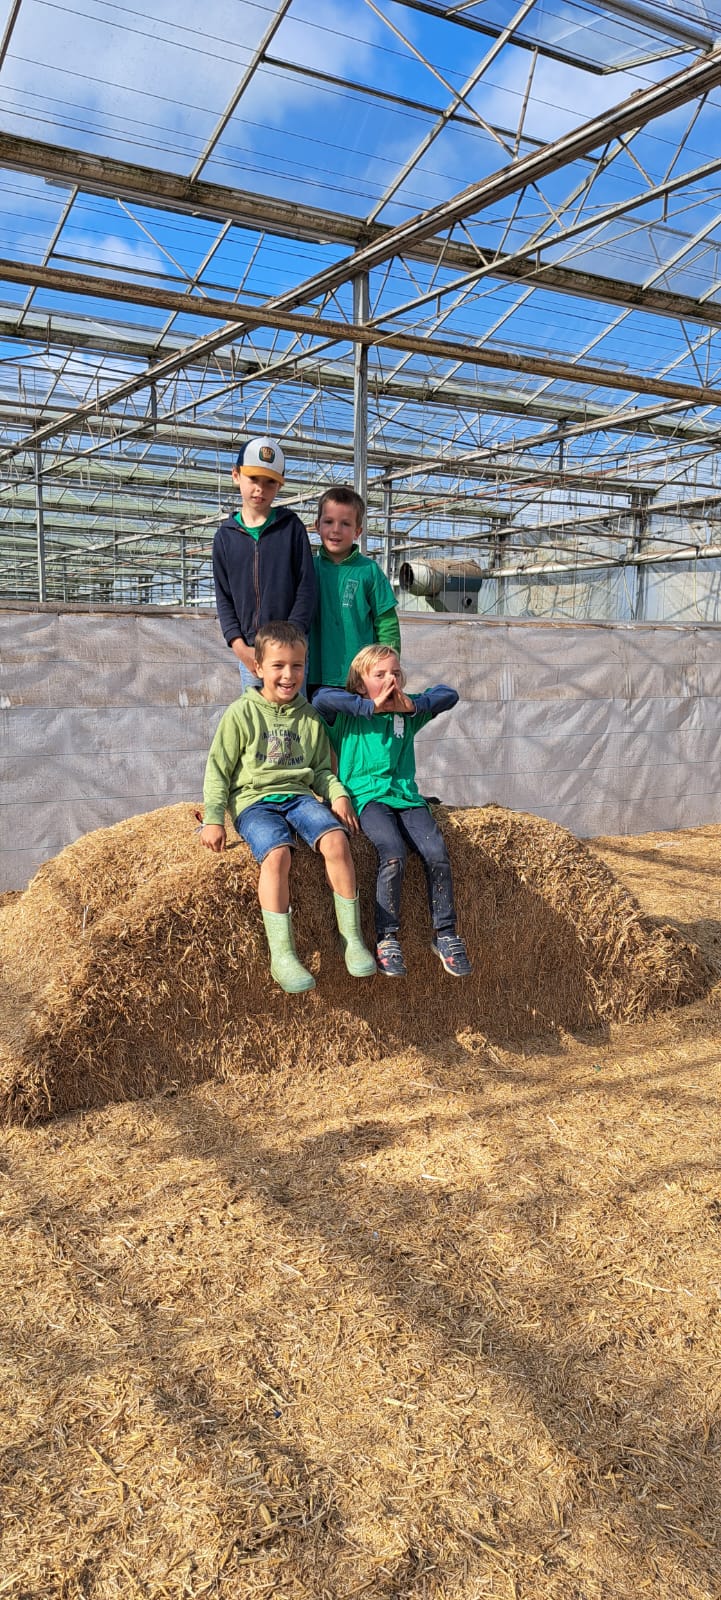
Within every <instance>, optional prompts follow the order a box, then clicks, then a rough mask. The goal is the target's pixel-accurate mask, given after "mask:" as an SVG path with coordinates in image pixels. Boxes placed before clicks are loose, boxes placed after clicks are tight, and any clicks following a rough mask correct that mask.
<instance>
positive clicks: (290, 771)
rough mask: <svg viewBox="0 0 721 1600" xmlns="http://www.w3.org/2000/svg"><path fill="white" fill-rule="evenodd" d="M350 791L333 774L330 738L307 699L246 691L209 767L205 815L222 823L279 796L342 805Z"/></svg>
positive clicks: (230, 712)
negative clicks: (282, 699)
mask: <svg viewBox="0 0 721 1600" xmlns="http://www.w3.org/2000/svg"><path fill="white" fill-rule="evenodd" d="M347 793H348V791H347V789H346V788H345V787H344V785H343V784H342V783H341V782H340V780H339V779H338V778H336V777H334V775H333V771H332V768H331V756H330V744H329V742H328V734H327V732H326V730H325V727H324V725H323V723H322V722H321V719H320V717H319V716H318V714H317V712H316V711H313V709H312V707H311V706H309V704H308V701H307V700H306V698H305V696H304V695H302V694H298V695H296V697H295V700H291V702H290V704H289V705H286V706H281V705H275V703H274V702H272V701H270V700H265V699H264V698H263V695H262V694H261V692H260V690H259V689H246V691H245V694H243V695H241V697H240V699H239V700H234V701H233V704H232V705H231V706H228V709H227V711H224V712H223V715H222V717H221V719H220V722H219V723H218V727H217V729H216V733H215V738H214V739H213V743H212V745H211V747H210V753H209V755H208V760H207V764H206V768H205V782H204V784H203V801H204V811H203V816H204V820H205V822H206V823H208V822H215V823H220V824H221V825H222V823H223V822H224V820H225V813H226V811H229V812H230V814H231V816H232V817H233V818H235V817H238V816H240V813H241V812H242V811H245V810H246V808H247V807H248V806H252V805H254V804H255V802H256V800H263V799H264V798H265V797H267V796H270V795H273V796H278V795H279V794H281V795H283V796H284V797H285V796H286V795H288V796H290V795H295V794H303V795H319V796H320V797H321V799H323V800H328V801H331V802H332V801H333V800H338V799H340V797H341V796H342V795H347Z"/></svg>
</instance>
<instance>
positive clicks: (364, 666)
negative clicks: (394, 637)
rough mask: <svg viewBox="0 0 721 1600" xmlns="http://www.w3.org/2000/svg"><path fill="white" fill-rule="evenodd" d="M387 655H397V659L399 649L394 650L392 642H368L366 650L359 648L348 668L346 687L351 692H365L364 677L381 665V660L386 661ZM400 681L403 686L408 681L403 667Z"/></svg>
mask: <svg viewBox="0 0 721 1600" xmlns="http://www.w3.org/2000/svg"><path fill="white" fill-rule="evenodd" d="M386 656H395V658H396V661H397V660H398V651H397V650H394V649H393V646H392V645H390V644H367V645H366V647H365V649H364V650H359V651H358V654H357V656H354V657H353V660H352V661H351V664H350V666H349V668H348V677H347V678H346V680H345V686H346V689H348V690H349V691H350V693H351V694H365V684H364V682H363V679H364V678H365V677H366V676H367V674H368V673H369V672H372V671H373V668H374V667H377V666H380V663H381V661H384V660H385V658H386ZM400 681H401V686H402V685H403V684H404V683H405V681H406V675H405V673H404V671H403V670H402V669H401V677H400Z"/></svg>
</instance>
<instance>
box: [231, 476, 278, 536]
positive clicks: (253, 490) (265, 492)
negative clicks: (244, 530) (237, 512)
mask: <svg viewBox="0 0 721 1600" xmlns="http://www.w3.org/2000/svg"><path fill="white" fill-rule="evenodd" d="M233 483H234V484H235V485H236V487H237V488H238V489H240V498H241V500H242V502H243V521H244V522H247V524H248V526H249V527H250V528H252V527H259V526H260V524H261V522H265V519H266V517H267V515H268V512H269V511H270V508H271V506H272V504H273V501H274V500H275V497H276V495H277V493H278V490H279V488H280V484H279V483H277V482H276V480H275V478H266V477H265V476H264V475H263V474H262V473H260V472H239V471H238V468H237V467H234V468H233Z"/></svg>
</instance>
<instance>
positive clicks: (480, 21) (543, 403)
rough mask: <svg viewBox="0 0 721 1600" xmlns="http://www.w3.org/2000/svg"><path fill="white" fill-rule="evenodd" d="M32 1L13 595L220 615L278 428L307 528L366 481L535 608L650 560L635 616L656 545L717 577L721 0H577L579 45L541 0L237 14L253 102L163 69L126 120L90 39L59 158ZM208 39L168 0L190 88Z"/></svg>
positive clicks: (8, 572) (7, 397) (10, 25)
mask: <svg viewBox="0 0 721 1600" xmlns="http://www.w3.org/2000/svg"><path fill="white" fill-rule="evenodd" d="M34 5H35V0H14V3H13V4H12V5H11V6H10V7H9V9H8V14H7V18H6V21H5V24H4V30H3V31H2V34H1V35H0V118H2V117H5V118H6V119H7V125H6V127H5V128H4V129H0V183H2V185H3V188H4V190H5V192H6V194H7V195H8V196H9V197H10V198H9V201H8V205H7V206H6V208H5V222H4V224H0V596H1V597H3V598H5V599H6V600H7V599H10V600H18V599H19V600H28V601H34V600H38V599H40V600H47V599H50V600H53V599H58V600H64V601H67V602H72V601H77V602H81V603H105V604H115V603H117V604H120V603H145V602H154V603H159V604H171V605H177V604H183V605H202V604H207V603H208V602H209V601H210V600H211V598H212V585H211V579H210V562H209V558H210V547H211V543H212V535H213V531H214V527H215V525H216V522H217V520H218V517H219V515H220V514H223V513H224V511H225V509H226V508H227V506H228V505H229V504H230V503H231V502H232V490H231V485H230V476H229V469H230V465H231V463H232V460H233V457H234V454H235V452H236V450H237V446H238V443H239V441H240V440H241V439H242V438H243V437H245V436H247V434H248V433H252V432H266V431H269V432H271V433H273V434H275V435H277V436H279V437H280V438H282V440H283V441H284V447H285V448H286V451H287V455H288V459H289V461H290V463H291V474H290V476H289V482H288V485H287V487H286V489H285V491H284V496H285V498H286V499H287V500H289V501H292V503H294V504H295V505H297V506H298V508H299V509H300V511H301V514H303V515H304V516H305V517H306V520H307V521H308V523H309V525H312V523H313V522H314V506H315V503H316V500H317V495H318V493H319V491H321V490H322V489H323V488H325V487H327V486H328V484H329V483H333V482H339V481H344V482H352V483H354V484H355V485H356V487H357V488H358V489H359V490H360V492H361V493H362V494H363V495H364V497H365V498H366V500H367V502H368V519H367V528H366V538H367V544H368V548H369V549H370V550H371V552H372V553H374V554H376V555H377V557H378V558H379V559H380V560H382V561H383V562H384V563H385V564H386V565H387V567H388V570H389V571H390V572H391V574H392V575H393V574H395V572H396V571H397V568H398V565H399V563H400V562H402V561H407V560H408V557H409V552H410V553H411V554H413V556H414V558H415V557H417V556H418V555H419V554H422V556H423V559H424V560H428V559H433V558H434V556H440V557H445V558H447V557H451V558H458V559H462V560H466V561H468V560H469V559H470V560H471V561H473V562H475V563H476V568H477V571H478V572H479V573H481V574H482V575H483V581H484V582H485V581H488V582H493V583H495V584H496V585H497V591H498V596H499V601H498V603H499V606H500V605H502V590H503V584H504V583H507V581H508V580H509V579H510V578H514V579H517V578H519V577H521V576H523V577H524V578H525V579H529V578H531V577H534V578H535V577H541V578H543V577H546V578H551V576H553V575H558V574H563V575H564V576H565V575H567V574H569V573H571V574H574V573H575V574H578V575H579V580H580V578H581V576H585V575H587V574H588V573H589V572H590V573H594V572H598V573H609V572H612V571H613V570H614V569H619V568H620V569H628V572H629V574H630V575H631V578H632V580H633V582H634V584H635V589H634V596H635V598H634V600H633V606H632V613H633V615H636V616H637V615H639V614H640V609H641V607H642V598H643V594H642V590H643V586H642V584H641V580H640V578H639V577H638V574H639V573H640V572H641V570H642V568H644V566H645V565H647V564H649V565H653V566H654V567H659V568H663V567H665V566H668V568H669V570H671V568H672V566H673V564H676V565H678V564H679V563H684V562H694V561H698V560H699V559H701V558H703V559H705V560H707V561H710V560H717V559H718V555H719V548H720V546H721V541H720V540H719V534H718V529H717V523H718V521H719V508H720V507H721V460H720V450H719V445H720V441H721V362H720V361H719V350H718V344H717V340H718V332H719V329H720V328H721V296H720V293H719V291H720V290H721V158H720V157H719V156H718V155H717V153H716V152H717V148H718V139H717V137H716V124H717V120H718V114H719V93H720V91H721V44H719V43H718V42H717V41H716V40H715V37H714V30H713V27H712V25H711V23H710V22H709V23H707V22H706V21H705V20H704V16H703V14H702V13H703V8H702V7H699V8H697V11H698V15H696V13H695V14H694V17H693V18H691V17H690V16H689V14H688V12H687V11H685V10H683V9H682V8H680V7H678V8H675V7H674V6H668V5H665V4H664V5H663V6H662V5H658V6H656V5H653V4H651V3H647V0H614V4H613V5H611V6H604V7H601V6H598V7H596V8H594V7H593V6H588V5H585V6H583V7H581V6H580V5H579V6H577V7H574V5H573V4H568V5H565V6H564V17H565V25H564V28H563V29H562V30H561V29H559V28H554V27H553V26H552V25H551V21H552V19H550V13H549V9H548V7H547V6H541V5H540V3H539V0H518V3H517V4H510V3H509V4H508V5H506V6H503V5H501V6H498V7H496V8H495V10H494V14H493V18H492V19H491V18H490V14H488V15H486V11H487V9H488V8H486V7H485V6H483V5H481V4H480V3H466V4H464V5H457V4H456V5H450V4H442V3H440V0H427V3H422V0H403V3H402V7H401V8H399V7H397V6H396V7H391V6H390V5H389V4H388V0H348V3H347V4H346V5H345V6H344V7H343V11H342V23H339V24H338V26H337V27H336V28H335V30H334V31H333V32H331V31H330V29H329V26H328V24H327V23H323V22H315V23H314V22H313V21H309V20H308V19H309V16H310V15H312V13H309V10H308V7H307V6H304V5H303V4H302V3H301V0H282V3H280V4H276V5H275V7H268V8H260V9H259V8H257V7H253V8H250V7H240V8H237V7H236V8H235V11H236V12H237V10H238V9H241V10H243V12H244V14H245V15H244V26H245V29H246V34H245V35H244V36H243V39H242V48H240V47H239V49H238V52H237V55H236V57H234V59H238V62H239V66H240V68H241V70H240V71H239V73H238V76H237V78H236V81H235V83H234V84H232V85H229V84H226V88H225V91H224V92H223V93H221V89H220V85H218V87H217V89H216V90H215V93H216V95H217V104H215V105H213V106H210V105H208V106H205V105H203V106H202V108H201V109H202V115H201V114H200V111H199V110H198V107H196V108H195V110H196V111H197V112H198V115H197V116H196V115H191V114H190V112H185V113H184V114H183V115H181V111H182V109H183V108H182V107H181V106H180V104H179V103H175V102H173V99H172V94H170V95H167V94H165V93H163V95H162V96H160V95H158V97H157V102H156V100H155V98H154V95H153V91H152V89H149V88H148V87H147V85H148V83H149V82H151V81H152V80H151V77H150V76H149V74H148V72H147V71H142V70H140V69H138V76H137V77H134V76H133V70H134V69H133V70H131V67H130V66H128V67H126V68H124V70H125V71H126V73H127V76H128V80H129V81H128V82H125V81H124V80H123V81H122V83H119V84H118V85H117V86H116V87H118V88H122V90H123V95H124V96H125V98H124V100H123V105H124V106H125V107H126V111H127V115H125V117H124V120H123V119H121V118H120V116H118V115H116V113H115V112H113V113H112V114H111V113H110V111H107V112H106V114H105V116H104V117H103V116H100V117H99V116H98V114H97V112H95V111H94V110H93V107H94V105H95V102H96V100H97V94H98V90H97V86H96V88H95V89H93V90H92V91H91V89H90V87H89V86H88V85H87V83H86V80H85V79H84V78H83V77H82V76H81V75H80V74H78V73H76V71H75V64H74V57H73V49H72V21H71V22H70V23H69V24H68V26H69V37H68V41H67V52H68V54H67V57H64V56H63V52H62V49H61V50H60V52H59V54H58V53H57V52H56V53H55V54H54V56H53V58H52V59H50V53H49V55H48V60H47V62H46V63H45V66H44V69H43V74H42V77H41V78H39V79H38V82H39V83H42V86H43V87H42V97H43V101H42V103H44V104H45V106H46V107H47V108H48V110H49V111H52V113H53V114H52V116H50V118H49V120H50V121H51V123H52V128H53V130H54V131H55V132H56V133H61V132H63V131H64V132H65V134H66V137H65V139H64V141H62V142H61V141H60V139H59V138H57V137H55V138H52V139H51V138H46V137H43V134H44V131H45V129H44V126H43V117H42V115H41V110H42V104H41V95H40V93H37V92H36V91H35V90H29V89H28V88H27V84H26V81H25V79H23V75H22V72H21V70H20V66H19V64H20V63H21V62H22V60H23V59H24V56H23V51H22V31H23V27H24V25H25V24H26V22H27V26H28V27H30V26H31V25H32V21H33V19H32V17H31V15H30V12H31V11H32V9H33V6H34ZM88 6H89V10H88ZM73 10H74V7H73V4H72V3H71V5H70V6H69V7H68V8H66V12H69V14H70V18H71V19H72V16H73ZM115 10H116V12H117V17H116V19H115V21H114V24H113V26H114V28H115V30H116V34H117V53H118V58H119V60H120V61H127V62H128V63H133V62H134V61H135V60H136V58H135V57H134V56H133V55H132V53H131V52H129V51H128V52H127V54H125V53H124V51H123V27H124V22H123V18H124V16H127V19H128V26H130V13H129V12H128V13H127V14H126V13H125V12H124V11H123V8H122V7H120V8H115ZM401 11H402V12H404V13H407V18H408V23H407V26H405V25H401V22H400V21H399V15H400V13H401ZM106 12H107V8H103V7H101V6H100V5H99V3H98V0H87V4H86V5H84V7H83V8H82V15H83V17H84V18H85V21H86V23H87V21H88V18H89V19H90V23H91V24H93V23H94V24H95V25H96V26H97V28H98V29H99V30H101V29H102V28H103V27H107V26H108V24H107V19H106V16H105V13H106ZM166 13H167V18H166V21H165V23H163V18H164V16H165V15H166ZM221 13H222V5H221V4H220V0H219V5H218V6H217V7H216V10H215V12H214V13H213V14H214V16H219V15H221ZM133 15H134V16H135V15H136V14H135V13H133ZM138 15H139V14H138ZM339 15H341V14H340V13H339ZM228 16H229V17H230V9H229V11H228ZM77 18H78V26H82V23H81V8H80V6H79V5H78V8H77ZM194 18H195V21H194V20H193V19H194ZM260 18H262V21H260V20H259V19H260ZM549 19H550V20H549ZM0 26H2V24H0ZM134 26H135V25H134ZM201 27H202V24H201V23H199V22H198V20H197V14H196V11H195V8H188V9H187V16H186V13H185V11H184V10H183V8H182V7H178V6H175V7H173V8H171V7H170V6H169V5H168V6H166V7H164V6H163V5H162V4H160V5H159V10H158V15H157V16H155V17H154V19H150V20H149V21H148V22H147V25H146V38H147V41H148V43H147V50H148V52H149V53H150V55H151V56H152V52H153V49H154V48H155V47H156V46H157V53H158V81H160V79H161V75H160V65H161V57H162V53H163V48H167V47H168V46H169V45H172V47H173V49H174V50H176V51H178V52H179V51H181V49H183V50H185V52H186V55H185V57H184V58H183V60H184V65H185V69H186V71H187V72H190V70H191V67H192V53H193V50H194V49H196V48H199V47H200V45H201V43H202V42H203V40H204V35H203V34H202V32H201ZM164 29H165V30H166V32H167V37H166V36H165V33H164V31H163V30H164ZM154 30H155V31H154ZM253 30H256V31H255V33H254V32H253ZM304 30H305V31H304ZM180 33H182V35H183V36H184V42H181V43H178V39H177V37H176V36H177V35H179V34H180ZM213 37H214V36H211V37H209V39H208V40H207V41H206V43H207V45H208V50H207V52H206V53H207V54H208V56H209V58H210V57H211V56H212V51H211V49H210V44H211V43H212V38H213ZM561 38H562V39H563V44H560V43H559V39H561ZM334 52H335V57H334ZM216 53H217V55H218V57H220V54H221V52H220V50H218V52H216ZM354 54H355V55H356V56H357V75H354V73H352V72H350V71H349V65H348V63H349V62H350V60H351V57H352V56H353V55H354ZM334 59H337V60H338V62H339V66H338V70H337V71H335V70H333V61H334ZM146 65H147V64H146ZM544 74H545V77H544ZM200 83H201V78H200V77H198V84H199V86H200ZM23 84H25V87H23V86H22V85H23ZM544 85H546V86H547V85H551V86H552V87H553V91H554V93H555V94H556V95H557V96H558V97H559V98H558V100H557V101H553V102H551V101H549V100H548V98H547V96H548V93H549V92H550V91H549V90H548V88H547V87H545V88H544ZM615 87H616V88H617V89H618V92H617V93H616V94H614V88H615ZM4 90H6V96H4V94H3V91H4ZM228 90H229V92H228ZM198 93H200V87H199V88H198ZM68 95H71V96H72V98H71V100H70V101H68V98H67V97H68ZM274 96H275V100H276V101H278V102H279V104H280V107H281V109H280V110H278V111H275V110H274ZM23 97H25V98H23ZM564 97H565V103H564ZM61 104H62V106H63V107H64V108H65V109H64V110H63V111H62V114H61V113H60V112H58V110H57V107H58V106H60V105H61ZM579 105H582V106H585V107H586V109H587V112H588V114H587V115H585V116H584V115H582V114H580V113H579V111H578V109H575V110H574V107H576V108H577V107H578V106H579ZM168 106H169V107H170V110H168V109H167V107H168ZM259 107H260V110H259ZM53 108H55V109H54V110H53ZM264 108H265V115H264V114H263V113H264ZM288 108H289V109H288ZM131 109H132V110H133V112H134V113H135V112H139V111H141V110H142V112H143V119H140V117H139V115H138V116H135V117H131V116H130V110H131ZM93 116H94V117H95V124H94V126H93V127H92V131H89V130H90V128H91V123H92V118H93ZM163 117H169V118H170V119H171V121H170V123H169V124H168V125H166V124H162V130H164V134H163V136H164V137H165V134H168V141H166V142H167V143H168V152H169V154H168V158H167V159H166V160H165V161H164V162H156V163H154V162H153V161H152V160H151V159H148V155H149V153H152V147H153V142H154V141H155V143H156V144H157V143H158V142H159V140H160V137H161V131H162V130H161V121H160V120H159V119H162V118H163ZM21 118H22V121H21ZM63 118H64V119H65V124H67V126H65V124H64V122H63ZM82 118H87V119H88V122H87V126H86V124H85V123H83V122H82ZM173 119H174V121H173ZM141 120H142V126H143V129H144V133H143V138H142V139H141V138H140V136H139V134H138V132H137V128H139V127H140V126H141ZM146 124H147V126H146ZM81 125H82V131H78V130H79V129H81ZM186 125H187V127H188V128H189V130H190V131H188V132H186ZM159 130H161V131H159ZM73 131H74V137H70V138H68V137H67V135H68V133H70V134H72V133H73ZM171 132H172V134H173V137H174V138H175V140H176V141H177V147H176V145H173V147H172V150H171V147H170V143H169V135H170V133H171ZM131 135H132V142H133V144H136V145H137V144H138V143H139V144H140V149H141V152H142V154H143V156H144V159H143V160H137V161H136V160H134V159H130V158H129V155H128V149H129V145H130V142H131ZM301 196H302V198H301ZM479 581H480V580H479Z"/></svg>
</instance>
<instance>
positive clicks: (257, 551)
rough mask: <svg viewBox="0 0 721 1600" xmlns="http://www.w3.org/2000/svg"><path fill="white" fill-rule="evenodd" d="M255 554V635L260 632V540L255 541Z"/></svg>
mask: <svg viewBox="0 0 721 1600" xmlns="http://www.w3.org/2000/svg"><path fill="white" fill-rule="evenodd" d="M253 544H254V545H255V550H254V552H253V578H254V581H255V626H254V630H253V631H254V633H257V632H258V619H259V617H260V539H254V540H253Z"/></svg>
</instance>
